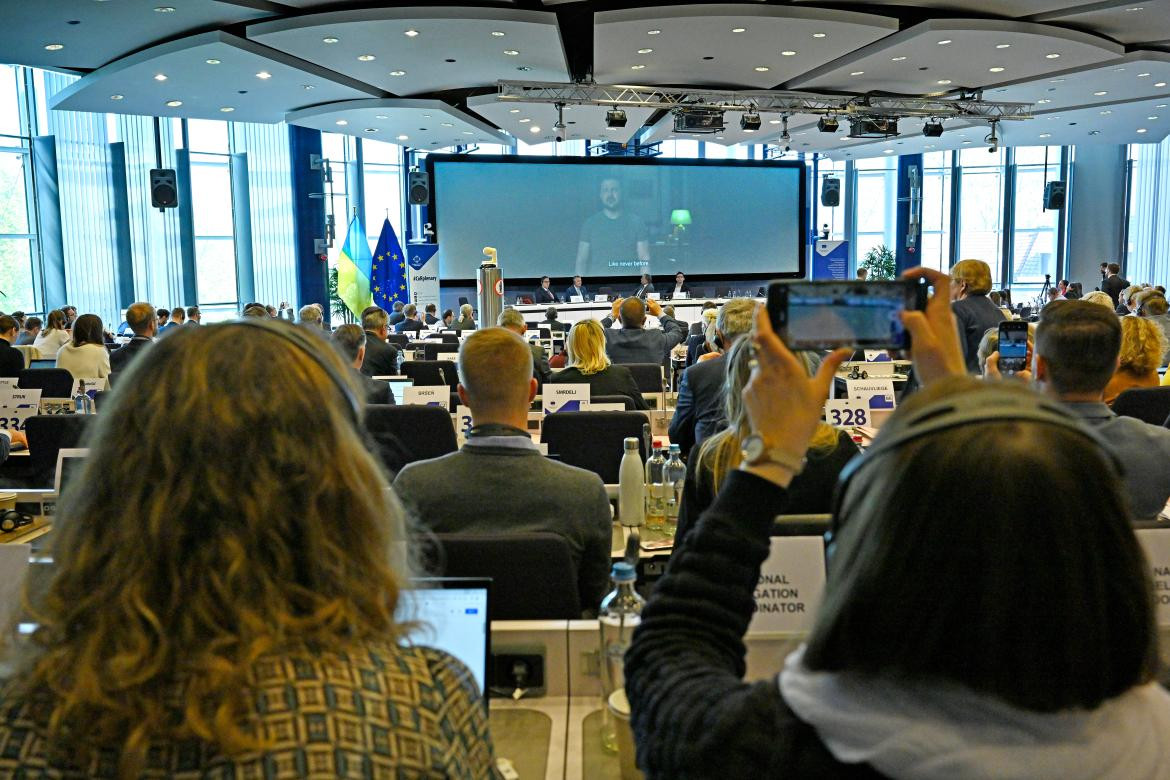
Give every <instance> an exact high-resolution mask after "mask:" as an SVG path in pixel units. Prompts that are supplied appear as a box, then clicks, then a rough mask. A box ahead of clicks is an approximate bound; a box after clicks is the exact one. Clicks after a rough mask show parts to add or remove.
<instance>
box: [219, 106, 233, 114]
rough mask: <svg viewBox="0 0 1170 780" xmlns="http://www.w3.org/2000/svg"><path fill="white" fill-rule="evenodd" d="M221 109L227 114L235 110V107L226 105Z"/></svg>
mask: <svg viewBox="0 0 1170 780" xmlns="http://www.w3.org/2000/svg"><path fill="white" fill-rule="evenodd" d="M220 111H222V112H223V113H225V114H230V113H231V112H233V111H235V109H234V108H232V107H231V106H224V107H222V108H221V109H220Z"/></svg>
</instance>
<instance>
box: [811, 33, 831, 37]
mask: <svg viewBox="0 0 1170 780" xmlns="http://www.w3.org/2000/svg"><path fill="white" fill-rule="evenodd" d="M826 35H828V33H813V37H814V38H824V37H825V36H826Z"/></svg>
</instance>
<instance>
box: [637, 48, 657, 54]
mask: <svg viewBox="0 0 1170 780" xmlns="http://www.w3.org/2000/svg"><path fill="white" fill-rule="evenodd" d="M653 51H654V50H653V49H638V53H639V54H650V53H651V52H653Z"/></svg>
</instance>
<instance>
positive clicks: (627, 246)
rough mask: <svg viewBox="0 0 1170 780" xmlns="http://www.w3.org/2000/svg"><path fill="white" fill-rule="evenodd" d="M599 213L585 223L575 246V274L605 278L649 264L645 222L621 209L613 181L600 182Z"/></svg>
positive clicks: (619, 192)
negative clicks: (635, 266)
mask: <svg viewBox="0 0 1170 780" xmlns="http://www.w3.org/2000/svg"><path fill="white" fill-rule="evenodd" d="M600 194H601V206H602V208H601V211H599V212H597V213H596V214H594V215H593V216H591V217H589V218H588V219H587V220H585V224H584V225H582V226H581V240H580V243H578V244H577V274H578V275H581V276H608V275H612V274H614V273H617V272H619V271H620V270H621V269H622V268H630V267H631V264H634V263H636V264H637V265H638V266H640V267H642V268H645V267H646V266H647V265H649V263H650V237H649V233H648V232H647V231H646V223H645V222H643V221H642V218H641V217H639V216H638V215H637V214H631V213H629V212H627V211H625V210H624V209H623V208H622V185H621V182H619V181H618V180H617V179H614V178H607V179H602V181H601V193H600Z"/></svg>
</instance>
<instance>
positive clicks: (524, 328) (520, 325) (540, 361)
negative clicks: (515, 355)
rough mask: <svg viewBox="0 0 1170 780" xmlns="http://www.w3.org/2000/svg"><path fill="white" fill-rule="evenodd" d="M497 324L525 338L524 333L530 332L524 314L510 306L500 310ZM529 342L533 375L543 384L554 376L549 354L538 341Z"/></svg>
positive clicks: (540, 384)
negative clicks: (549, 363)
mask: <svg viewBox="0 0 1170 780" xmlns="http://www.w3.org/2000/svg"><path fill="white" fill-rule="evenodd" d="M496 325H498V326H499V327H501V328H507V329H508V330H510V331H512V332H513V333H515V334H516V335H518V336H520V338H524V334H525V333H527V332H528V323H526V322H525V321H524V315H523V314H521V313H520V312H518V311H516V310H515V309H513V308H512V307H510V306H509V307H508V308H506V309H504V310H503V311H502V312H500V316H499V317H497V318H496ZM527 344H528V349H529V351H530V352H531V353H532V376H533V377H535V378H536V381H537V383H538V385H539V386H543V385H544V383H545V382H547V381H548V380H549V379H550V378H551V377H552V369H551V368H549V365H548V355H546V354H544V347H542V346H541V345H539V344H537V343H536V342H534V341H529V342H527Z"/></svg>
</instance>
